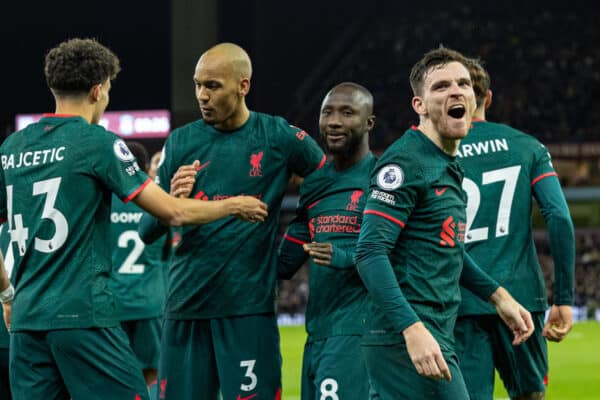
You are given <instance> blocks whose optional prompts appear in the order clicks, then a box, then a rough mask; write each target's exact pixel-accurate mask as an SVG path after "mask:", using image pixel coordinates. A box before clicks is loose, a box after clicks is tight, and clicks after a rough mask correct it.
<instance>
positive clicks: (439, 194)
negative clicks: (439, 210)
mask: <svg viewBox="0 0 600 400" xmlns="http://www.w3.org/2000/svg"><path fill="white" fill-rule="evenodd" d="M447 189H448V186H445V187H443V188H441V189H438V188H436V189H435V194H437V196H438V197H440V196H441V195H443V194H444V192H445V191H446V190H447Z"/></svg>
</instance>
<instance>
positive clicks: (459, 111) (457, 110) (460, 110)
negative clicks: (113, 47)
mask: <svg viewBox="0 0 600 400" xmlns="http://www.w3.org/2000/svg"><path fill="white" fill-rule="evenodd" d="M466 112H467V109H466V108H465V106H464V105H462V104H457V105H455V106H452V107H450V110H448V115H449V116H451V117H452V118H456V119H460V118H462V117H464V116H465V113H466Z"/></svg>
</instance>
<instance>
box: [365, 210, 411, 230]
mask: <svg viewBox="0 0 600 400" xmlns="http://www.w3.org/2000/svg"><path fill="white" fill-rule="evenodd" d="M363 214H373V215H378V216H380V217H383V218H385V219H387V220H388V221H392V222H393V223H395V224H398V225H400V226H401V227H402V228H404V226H405V225H404V222H402V221H400V220H399V219H396V218H394V217H392V216H391V215H387V214H385V213H382V212H381V211H375V210H365V212H364V213H363Z"/></svg>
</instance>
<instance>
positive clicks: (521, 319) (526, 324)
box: [490, 287, 535, 346]
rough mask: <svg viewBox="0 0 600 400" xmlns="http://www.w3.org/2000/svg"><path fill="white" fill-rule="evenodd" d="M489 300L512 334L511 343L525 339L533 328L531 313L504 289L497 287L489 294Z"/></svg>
mask: <svg viewBox="0 0 600 400" xmlns="http://www.w3.org/2000/svg"><path fill="white" fill-rule="evenodd" d="M490 301H491V302H492V304H494V305H495V306H496V311H497V312H498V315H499V316H500V318H502V320H503V321H504V323H505V324H506V325H507V326H508V327H509V328H510V329H511V330H512V332H513V334H514V339H513V342H512V343H513V345H514V346H516V345H519V344H521V343H523V342H524V341H526V340H527V339H528V338H529V336H531V334H532V333H533V331H534V330H535V328H534V326H533V321H532V319H531V314H530V313H529V311H527V310H526V309H525V308H524V307H523V306H522V305H521V304H519V303H518V302H517V301H516V300H515V299H514V298H513V297H512V296H511V295H510V293H508V291H507V290H506V289H504V288H503V287H499V288H498V289H496V291H495V292H494V293H492V295H491V296H490Z"/></svg>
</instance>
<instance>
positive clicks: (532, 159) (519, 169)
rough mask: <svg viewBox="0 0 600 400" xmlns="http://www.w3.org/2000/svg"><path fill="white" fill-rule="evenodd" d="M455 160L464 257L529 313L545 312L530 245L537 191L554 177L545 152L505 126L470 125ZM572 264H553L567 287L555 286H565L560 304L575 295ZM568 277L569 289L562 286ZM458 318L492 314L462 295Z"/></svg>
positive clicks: (540, 280) (477, 301) (540, 278)
mask: <svg viewBox="0 0 600 400" xmlns="http://www.w3.org/2000/svg"><path fill="white" fill-rule="evenodd" d="M457 159H458V160H459V162H460V164H461V165H462V166H463V168H464V170H465V179H464V181H463V189H464V190H465V192H466V193H467V196H468V203H467V204H468V206H467V226H466V233H465V247H466V249H467V251H468V253H469V254H470V255H471V256H472V257H473V259H474V260H475V261H476V262H477V263H478V264H479V266H480V267H481V268H482V269H484V270H485V271H486V272H487V273H489V274H490V275H491V276H492V277H494V278H495V279H496V280H497V281H498V282H499V283H500V284H501V285H502V286H504V287H505V288H506V289H507V290H508V291H510V293H511V294H512V295H513V296H514V297H515V299H516V300H517V301H519V302H520V303H521V304H522V305H523V306H524V307H525V308H527V309H528V310H529V311H544V310H546V308H547V306H548V304H547V301H546V298H547V297H546V288H545V284H544V277H543V274H542V270H541V268H540V264H539V262H538V257H537V253H536V249H535V244H534V241H533V232H532V225H531V207H532V202H533V192H534V189H535V186H536V185H537V184H539V182H540V181H542V180H544V179H548V178H550V177H556V172H555V171H554V168H553V166H552V163H551V159H550V154H549V153H548V150H547V149H546V148H545V147H544V146H543V145H542V144H541V143H540V142H539V141H537V140H536V139H535V138H533V137H532V136H530V135H527V134H525V133H523V132H520V131H518V130H516V129H513V128H511V127H509V126H507V125H503V124H497V123H493V122H487V121H474V122H473V128H472V129H471V131H470V132H469V134H468V135H467V137H466V138H465V139H463V141H462V142H461V145H460V147H459V155H458V157H457ZM561 196H562V193H561ZM565 207H566V204H565ZM566 213H567V214H568V209H567V210H566ZM566 228H568V227H567V226H565V230H564V231H563V233H564V234H565V235H566V234H568V230H566ZM571 232H572V227H571ZM571 234H572V233H571ZM559 235H560V233H559ZM568 239H569V238H568V237H565V240H564V245H567V246H568V243H571V250H570V251H571V252H572V253H574V251H573V248H572V242H573V241H572V238H571V240H568ZM555 259H556V257H555ZM570 260H571V261H570V262H567V264H568V265H565V264H562V263H560V262H557V263H556V268H557V269H558V270H564V271H565V273H564V274H563V273H558V274H557V275H556V276H558V277H559V278H558V279H559V280H560V279H561V277H563V280H564V281H565V282H558V284H560V283H563V285H562V286H564V287H565V288H567V289H568V290H567V292H568V293H570V296H567V297H569V299H566V301H567V303H563V304H570V300H571V299H572V293H573V288H572V277H573V268H574V261H573V257H570ZM569 276H570V278H571V283H570V284H566V282H567V281H568V280H569V279H568V277H569ZM460 313H461V314H462V315H468V314H494V313H496V311H495V308H494V307H493V306H492V305H491V304H488V303H486V302H484V301H482V300H481V299H479V298H477V297H476V296H474V295H473V294H472V293H471V292H470V291H468V290H463V301H462V303H461V307H460Z"/></svg>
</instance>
